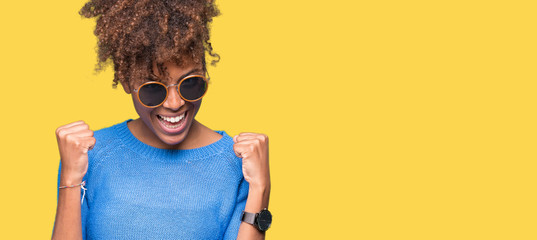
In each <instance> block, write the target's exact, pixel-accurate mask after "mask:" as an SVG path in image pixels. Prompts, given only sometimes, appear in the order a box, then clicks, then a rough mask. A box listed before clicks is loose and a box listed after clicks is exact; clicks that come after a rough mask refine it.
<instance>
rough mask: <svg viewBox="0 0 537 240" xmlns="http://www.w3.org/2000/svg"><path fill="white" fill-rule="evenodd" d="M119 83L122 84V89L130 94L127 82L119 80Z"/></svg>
mask: <svg viewBox="0 0 537 240" xmlns="http://www.w3.org/2000/svg"><path fill="white" fill-rule="evenodd" d="M121 85H122V86H123V90H125V92H126V93H127V94H131V88H130V86H129V83H128V82H121Z"/></svg>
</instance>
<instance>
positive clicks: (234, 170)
mask: <svg viewBox="0 0 537 240" xmlns="http://www.w3.org/2000/svg"><path fill="white" fill-rule="evenodd" d="M131 120H132V119H128V120H126V121H124V122H122V123H118V124H116V125H113V126H111V127H108V128H103V129H100V130H97V131H95V132H94V133H95V134H94V137H95V139H96V140H97V141H96V144H95V146H94V148H93V149H92V150H90V151H89V152H88V171H87V173H86V175H85V177H84V180H85V181H86V189H87V190H83V189H81V197H82V196H84V197H83V199H81V200H83V202H82V205H81V213H82V235H83V238H84V239H88V240H89V239H236V238H237V233H238V230H239V225H240V222H241V221H240V215H241V213H242V211H243V210H244V207H245V205H246V199H247V197H248V187H249V186H248V182H246V180H245V179H244V177H243V174H242V159H241V158H239V157H237V156H236V155H235V153H234V152H233V138H232V137H230V136H229V135H228V134H227V133H226V132H224V131H215V132H217V133H219V134H220V135H222V138H221V139H219V140H218V141H216V142H214V143H212V144H210V145H207V146H204V147H200V148H196V149H187V150H167V149H160V148H155V147H152V146H149V145H147V144H145V143H143V142H141V141H140V140H138V139H137V138H136V137H134V136H133V135H132V133H131V132H130V130H129V129H128V127H127V122H129V121H131ZM60 169H61V162H60ZM59 181H60V176H59V173H58V186H59ZM60 191H63V190H60ZM58 195H59V192H58Z"/></svg>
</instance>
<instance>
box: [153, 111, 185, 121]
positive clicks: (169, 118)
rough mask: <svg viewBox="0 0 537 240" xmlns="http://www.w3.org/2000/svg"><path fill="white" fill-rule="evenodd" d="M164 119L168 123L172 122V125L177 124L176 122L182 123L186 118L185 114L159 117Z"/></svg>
mask: <svg viewBox="0 0 537 240" xmlns="http://www.w3.org/2000/svg"><path fill="white" fill-rule="evenodd" d="M159 116H160V117H161V118H162V119H164V120H166V121H168V122H171V123H176V122H179V121H181V119H183V118H184V117H185V113H183V114H181V115H180V116H176V117H164V116H161V115H159Z"/></svg>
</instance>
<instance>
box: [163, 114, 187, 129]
mask: <svg viewBox="0 0 537 240" xmlns="http://www.w3.org/2000/svg"><path fill="white" fill-rule="evenodd" d="M186 117H187V112H183V114H181V115H177V116H162V115H160V114H157V118H158V121H159V123H160V126H161V127H162V128H163V130H165V131H166V132H169V133H175V132H179V131H181V130H182V129H183V128H184V125H185V122H186Z"/></svg>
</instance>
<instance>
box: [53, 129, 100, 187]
mask: <svg viewBox="0 0 537 240" xmlns="http://www.w3.org/2000/svg"><path fill="white" fill-rule="evenodd" d="M56 138H57V140H58V148H59V149H60V158H61V164H62V167H61V179H62V180H61V181H62V182H63V183H64V184H78V183H80V182H81V181H82V178H83V177H84V175H86V172H87V171H88V151H89V150H91V149H92V148H93V146H94V145H95V138H94V137H93V131H92V130H90V129H89V126H88V124H86V123H85V122H84V121H77V122H73V123H69V124H66V125H63V126H60V127H58V128H57V129H56Z"/></svg>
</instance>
